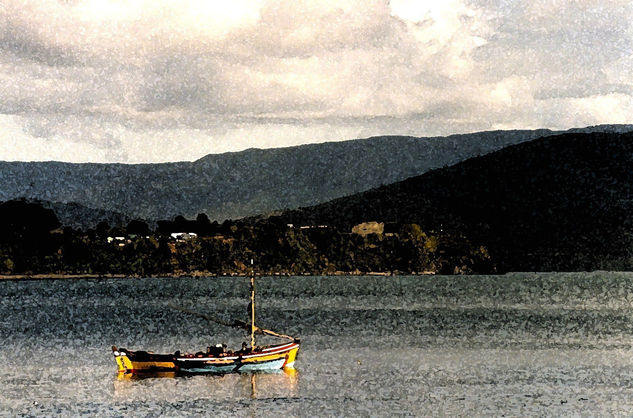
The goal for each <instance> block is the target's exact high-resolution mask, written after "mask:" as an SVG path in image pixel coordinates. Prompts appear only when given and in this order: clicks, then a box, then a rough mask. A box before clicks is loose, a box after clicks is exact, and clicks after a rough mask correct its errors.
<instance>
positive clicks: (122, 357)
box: [113, 341, 299, 373]
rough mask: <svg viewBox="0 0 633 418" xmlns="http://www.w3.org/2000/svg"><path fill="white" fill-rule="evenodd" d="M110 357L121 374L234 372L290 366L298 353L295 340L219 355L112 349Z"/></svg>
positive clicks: (287, 367) (297, 344)
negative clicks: (112, 356) (112, 355)
mask: <svg viewBox="0 0 633 418" xmlns="http://www.w3.org/2000/svg"><path fill="white" fill-rule="evenodd" d="M115 348H116V347H113V352H114V358H115V360H116V363H117V368H118V371H119V372H121V373H151V372H162V371H176V372H181V373H234V372H247V371H260V370H261V371H264V370H279V369H291V368H293V367H294V364H295V361H296V358H297V354H298V352H299V342H298V341H293V342H291V343H286V344H279V345H272V346H266V347H258V348H257V349H256V350H253V351H244V352H241V351H240V352H236V353H231V352H229V353H226V354H221V355H200V354H198V355H194V354H183V355H180V354H178V353H177V354H173V355H172V354H154V353H148V352H145V351H129V350H125V349H121V350H118V349H115Z"/></svg>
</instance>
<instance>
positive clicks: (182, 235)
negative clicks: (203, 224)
mask: <svg viewBox="0 0 633 418" xmlns="http://www.w3.org/2000/svg"><path fill="white" fill-rule="evenodd" d="M170 236H171V238H172V239H175V240H176V241H186V240H188V239H191V238H195V237H197V236H198V234H196V233H195V232H172V233H171V235H170Z"/></svg>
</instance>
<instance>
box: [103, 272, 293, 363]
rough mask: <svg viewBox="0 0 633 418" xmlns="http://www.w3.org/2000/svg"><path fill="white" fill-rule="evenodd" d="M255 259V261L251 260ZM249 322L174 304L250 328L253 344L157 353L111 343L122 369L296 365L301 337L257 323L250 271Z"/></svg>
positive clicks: (209, 318) (232, 324)
mask: <svg viewBox="0 0 633 418" xmlns="http://www.w3.org/2000/svg"><path fill="white" fill-rule="evenodd" d="M251 263H252V261H251ZM250 284H251V302H250V304H249V305H250V306H249V308H250V323H245V322H242V321H233V322H225V321H222V320H220V319H217V318H214V317H212V316H209V315H202V314H200V313H197V312H193V311H190V310H187V309H183V308H179V307H174V306H172V308H175V309H178V310H180V311H182V312H185V313H188V314H193V315H197V316H200V317H203V318H205V319H207V320H209V321H213V322H217V323H220V324H222V325H227V326H231V327H234V328H242V329H246V330H248V331H250V346H248V345H247V344H246V343H243V344H242V348H241V349H240V350H237V351H232V350H227V348H226V345H224V344H217V345H215V346H212V347H207V349H206V350H205V351H199V352H197V353H181V352H180V351H176V352H175V353H173V354H156V353H153V352H151V351H133V350H128V349H125V348H117V347H116V346H112V353H113V354H114V358H115V360H116V363H117V366H118V370H119V373H164V372H175V373H183V374H187V373H235V372H251V371H266V370H279V369H290V368H293V366H294V364H295V360H296V358H297V353H298V352H299V345H300V341H299V339H298V338H295V337H291V336H289V335H284V334H279V333H277V332H274V331H271V330H268V329H263V328H260V327H258V326H256V325H255V277H254V275H251V277H250ZM255 334H264V335H269V336H273V337H277V338H282V339H286V340H289V342H286V343H283V344H274V345H265V346H258V345H256V342H255Z"/></svg>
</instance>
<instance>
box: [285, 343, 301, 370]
mask: <svg viewBox="0 0 633 418" xmlns="http://www.w3.org/2000/svg"><path fill="white" fill-rule="evenodd" d="M298 353H299V342H296V345H295V346H294V347H292V348H291V349H290V350H289V351H288V353H287V354H286V361H285V362H284V365H283V366H282V368H284V369H294V367H295V360H296V358H297V354H298Z"/></svg>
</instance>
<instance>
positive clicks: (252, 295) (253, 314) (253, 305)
mask: <svg viewBox="0 0 633 418" xmlns="http://www.w3.org/2000/svg"><path fill="white" fill-rule="evenodd" d="M251 349H252V350H254V349H255V271H254V270H253V259H252V258H251Z"/></svg>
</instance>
